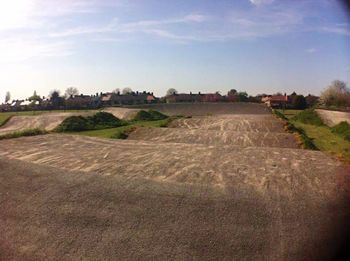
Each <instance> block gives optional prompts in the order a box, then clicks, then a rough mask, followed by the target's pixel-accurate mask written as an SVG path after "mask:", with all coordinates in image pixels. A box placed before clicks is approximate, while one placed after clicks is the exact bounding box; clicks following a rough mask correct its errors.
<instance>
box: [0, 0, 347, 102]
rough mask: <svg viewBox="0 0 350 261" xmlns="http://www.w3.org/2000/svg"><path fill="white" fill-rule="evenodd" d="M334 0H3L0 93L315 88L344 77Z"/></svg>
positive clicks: (343, 34) (343, 40) (343, 44)
mask: <svg viewBox="0 0 350 261" xmlns="http://www.w3.org/2000/svg"><path fill="white" fill-rule="evenodd" d="M346 11H347V10H345V9H344V6H342V5H340V1H336V0H297V1H296V0H215V1H213V0H129V1H126V0H114V1H112V0H105V1H103V0H86V1H83V0H60V1H54V0H45V1H44V0H11V1H2V2H1V3H0V69H1V76H0V99H1V100H3V98H2V97H4V96H5V92H6V91H10V92H11V94H12V97H13V98H25V97H28V96H29V95H31V94H32V93H33V91H34V90H36V91H37V92H38V93H39V94H40V95H42V96H43V95H44V96H46V95H47V94H48V93H49V91H50V90H52V89H59V90H61V92H62V93H63V92H64V90H65V89H66V88H67V87H70V86H75V87H77V88H78V89H79V91H80V92H81V93H86V94H93V93H96V92H99V91H112V90H113V89H115V88H120V89H122V88H124V87H131V88H132V89H133V90H140V91H141V90H149V91H153V92H154V93H155V94H156V95H164V94H165V92H166V90H167V89H168V88H176V89H177V90H178V91H180V92H189V91H192V92H197V91H202V92H215V91H220V92H221V93H226V92H227V91H228V90H229V89H232V88H235V89H238V90H242V91H247V92H248V93H250V94H258V93H274V92H277V91H280V92H287V93H291V92H292V91H297V92H299V93H303V94H308V93H314V94H320V92H321V91H322V90H323V89H324V88H325V87H326V86H327V85H328V84H329V83H330V82H331V81H332V80H334V79H339V80H344V81H347V82H349V81H350V53H349V52H350V50H349V49H350V48H349V46H350V41H349V40H350V21H349V19H348V18H349V17H348V13H347V12H346Z"/></svg>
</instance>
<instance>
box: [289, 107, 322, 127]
mask: <svg viewBox="0 0 350 261" xmlns="http://www.w3.org/2000/svg"><path fill="white" fill-rule="evenodd" d="M292 120H294V121H299V122H302V123H305V124H311V125H316V126H322V125H324V123H323V121H322V119H321V118H320V116H319V115H318V114H317V112H315V111H314V110H311V109H308V110H304V111H302V112H300V113H298V114H297V115H295V116H294V117H293V118H292Z"/></svg>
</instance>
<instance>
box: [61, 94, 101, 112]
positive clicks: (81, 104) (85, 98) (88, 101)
mask: <svg viewBox="0 0 350 261" xmlns="http://www.w3.org/2000/svg"><path fill="white" fill-rule="evenodd" d="M97 105H98V99H96V97H95V96H91V95H83V94H81V95H76V96H71V97H69V98H68V99H67V100H66V107H67V108H72V109H73V108H76V109H78V108H79V109H80V108H86V109H87V108H94V107H97Z"/></svg>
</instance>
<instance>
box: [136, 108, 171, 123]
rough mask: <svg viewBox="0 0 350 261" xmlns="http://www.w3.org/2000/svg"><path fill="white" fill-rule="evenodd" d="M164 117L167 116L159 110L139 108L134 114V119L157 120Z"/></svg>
mask: <svg viewBox="0 0 350 261" xmlns="http://www.w3.org/2000/svg"><path fill="white" fill-rule="evenodd" d="M166 118H168V116H166V115H164V114H163V113H160V112H159V111H154V110H149V111H145V110H141V111H139V112H138V113H137V114H136V115H135V117H134V120H136V121H157V120H164V119H166Z"/></svg>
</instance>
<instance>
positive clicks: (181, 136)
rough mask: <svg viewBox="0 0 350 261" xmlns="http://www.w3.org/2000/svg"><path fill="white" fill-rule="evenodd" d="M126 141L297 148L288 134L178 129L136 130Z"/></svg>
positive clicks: (294, 139) (293, 138)
mask: <svg viewBox="0 0 350 261" xmlns="http://www.w3.org/2000/svg"><path fill="white" fill-rule="evenodd" d="M128 139H131V140H146V141H154V142H173V143H188V144H205V145H210V146H222V145H233V146H241V147H280V148H299V146H298V144H297V142H296V137H295V136H294V135H293V134H289V133H272V132H258V133H257V132H239V131H216V130H201V129H180V128H138V129H136V130H135V131H133V132H132V133H130V134H129V137H128Z"/></svg>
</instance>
